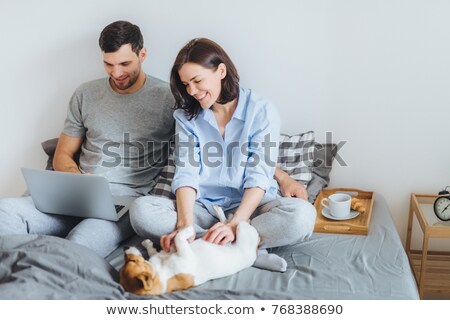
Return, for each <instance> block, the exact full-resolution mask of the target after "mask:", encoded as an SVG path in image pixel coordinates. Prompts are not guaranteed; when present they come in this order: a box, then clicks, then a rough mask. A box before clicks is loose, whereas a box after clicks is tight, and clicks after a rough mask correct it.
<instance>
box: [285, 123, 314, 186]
mask: <svg viewBox="0 0 450 320" xmlns="http://www.w3.org/2000/svg"><path fill="white" fill-rule="evenodd" d="M279 149H280V150H279V155H278V167H279V168H280V169H282V170H283V171H285V172H287V174H289V176H291V177H292V178H293V179H295V180H297V181H298V182H300V183H302V184H304V185H305V186H307V185H308V183H309V182H310V181H311V179H312V167H313V162H314V132H313V131H308V132H305V133H300V134H296V135H293V136H289V135H287V134H282V135H281V137H280V148H279Z"/></svg>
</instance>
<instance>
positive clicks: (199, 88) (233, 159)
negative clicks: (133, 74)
mask: <svg viewBox="0 0 450 320" xmlns="http://www.w3.org/2000/svg"><path fill="white" fill-rule="evenodd" d="M170 86H171V90H172V94H173V95H174V97H175V101H176V108H177V110H176V111H175V112H174V118H175V120H176V148H175V164H176V171H175V176H174V179H173V182H172V191H173V192H174V194H175V195H176V203H175V202H174V201H171V200H168V199H163V198H158V197H152V196H149V197H143V198H140V199H138V200H136V201H135V203H134V205H133V206H132V208H131V211H130V214H131V222H132V225H133V227H134V228H135V230H136V232H137V233H138V234H139V235H141V236H143V237H149V238H151V239H155V238H156V237H158V238H159V237H160V243H161V247H162V248H163V249H164V250H166V251H169V250H170V245H171V244H173V241H174V238H175V236H176V234H177V233H178V230H181V229H183V228H185V227H187V226H189V225H191V224H194V227H195V229H196V232H197V234H203V236H202V238H203V239H204V240H206V241H210V242H213V243H216V244H220V245H224V244H226V243H229V242H232V241H234V239H235V236H236V227H237V225H238V223H239V222H241V221H246V220H249V219H251V224H252V225H253V226H254V227H255V228H256V229H257V230H258V232H259V235H260V237H261V245H260V247H261V249H260V251H259V253H258V258H257V260H256V262H255V266H258V267H262V268H266V269H270V270H274V271H281V272H283V271H285V270H286V261H285V260H284V259H282V258H281V257H278V256H276V255H273V254H267V251H266V250H265V249H264V248H270V247H276V246H283V245H288V244H291V243H294V242H296V241H299V240H302V239H305V238H307V237H309V236H310V234H311V233H312V231H313V228H314V222H315V217H316V212H315V209H314V207H313V206H312V205H311V204H310V203H309V202H307V201H305V200H303V199H297V198H280V197H278V196H277V182H276V181H275V180H274V178H273V177H274V173H275V169H276V163H277V157H278V138H279V135H280V118H279V115H278V112H277V110H276V109H275V107H274V106H273V105H272V104H271V103H269V102H268V101H267V100H265V99H263V98H261V97H259V96H258V95H257V94H255V93H254V92H253V91H251V90H248V89H244V88H242V87H240V86H239V76H238V73H237V71H236V68H235V66H234V64H233V62H232V61H231V59H230V58H229V57H228V55H227V54H226V52H225V51H224V50H223V49H222V48H221V47H220V46H219V45H218V44H216V43H215V42H213V41H211V40H209V39H205V38H198V39H193V40H191V41H190V42H189V43H188V44H186V45H185V46H184V47H183V48H182V49H181V50H180V52H179V53H178V56H177V58H176V60H175V63H174V65H173V68H172V71H171V77H170ZM214 206H219V207H221V208H222V209H223V210H224V211H225V215H226V217H227V222H226V223H221V222H219V219H218V217H217V214H216V212H215V210H214V208H213V207H214ZM190 240H191V241H193V240H194V238H193V237H192V239H190Z"/></svg>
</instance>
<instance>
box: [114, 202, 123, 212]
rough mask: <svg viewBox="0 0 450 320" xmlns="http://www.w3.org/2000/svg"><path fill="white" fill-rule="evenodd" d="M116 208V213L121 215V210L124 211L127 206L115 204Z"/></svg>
mask: <svg viewBox="0 0 450 320" xmlns="http://www.w3.org/2000/svg"><path fill="white" fill-rule="evenodd" d="M114 207H116V212H117V213H119V211H120V210H122V209H123V208H125V206H123V205H120V204H115V205H114Z"/></svg>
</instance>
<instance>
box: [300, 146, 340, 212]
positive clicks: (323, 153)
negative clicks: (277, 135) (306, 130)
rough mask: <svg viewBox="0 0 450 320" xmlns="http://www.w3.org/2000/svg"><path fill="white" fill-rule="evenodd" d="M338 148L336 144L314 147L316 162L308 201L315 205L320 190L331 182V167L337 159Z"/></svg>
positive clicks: (309, 186) (309, 187) (309, 185)
mask: <svg viewBox="0 0 450 320" xmlns="http://www.w3.org/2000/svg"><path fill="white" fill-rule="evenodd" d="M337 151H338V148H337V145H336V144H332V143H327V144H320V143H315V145H314V162H313V167H312V179H311V181H310V183H309V184H308V188H307V190H308V201H309V202H311V203H314V201H315V200H316V198H317V195H318V194H319V192H320V190H322V189H323V188H325V187H327V186H328V183H329V182H330V172H331V165H332V163H333V160H334V158H335V157H336V154H337Z"/></svg>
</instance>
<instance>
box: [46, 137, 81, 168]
mask: <svg viewBox="0 0 450 320" xmlns="http://www.w3.org/2000/svg"><path fill="white" fill-rule="evenodd" d="M83 140H84V137H79V138H75V137H71V136H68V135H66V134H64V133H61V135H60V136H59V141H58V145H57V146H56V151H55V156H54V158H53V168H54V169H55V171H64V172H73V173H81V172H80V169H79V168H78V165H77V164H76V163H75V160H74V159H73V158H74V155H75V153H76V152H77V151H78V150H79V149H80V147H81V144H82V143H83Z"/></svg>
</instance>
